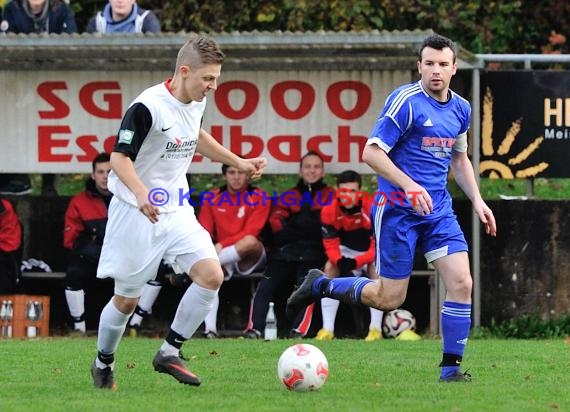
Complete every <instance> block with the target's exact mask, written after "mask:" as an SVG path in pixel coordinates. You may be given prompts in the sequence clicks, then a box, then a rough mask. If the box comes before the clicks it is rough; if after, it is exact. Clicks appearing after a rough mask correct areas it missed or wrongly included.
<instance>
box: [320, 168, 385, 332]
mask: <svg viewBox="0 0 570 412" xmlns="http://www.w3.org/2000/svg"><path fill="white" fill-rule="evenodd" d="M336 183H337V196H336V198H335V199H334V200H333V201H332V203H331V204H330V205H326V206H323V209H322V210H321V222H322V225H323V226H322V228H323V245H324V247H325V252H326V254H327V258H328V260H327V263H326V264H325V268H324V272H325V274H326V275H327V277H329V278H336V277H339V276H354V275H356V276H366V277H368V278H370V279H378V275H377V274H376V272H375V271H374V253H375V241H374V237H373V236H372V222H371V221H370V207H371V200H370V196H363V195H362V194H363V193H362V192H361V190H360V187H361V185H362V177H361V176H360V174H358V173H357V172H355V171H353V170H345V171H344V172H342V173H340V174H339V175H338V176H337V178H336ZM339 303H340V302H339V301H338V300H336V299H330V298H322V299H321V310H322V314H323V328H322V329H321V330H319V332H318V333H317V337H316V339H317V340H330V339H333V338H334V322H335V318H336V313H337V310H338V306H339ZM382 315H383V312H382V311H381V310H378V309H375V308H370V327H369V332H368V336H366V338H365V340H366V341H374V340H379V339H382Z"/></svg>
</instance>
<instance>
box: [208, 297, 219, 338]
mask: <svg viewBox="0 0 570 412" xmlns="http://www.w3.org/2000/svg"><path fill="white" fill-rule="evenodd" d="M219 306H220V297H219V296H218V295H216V297H215V299H214V301H213V302H212V309H210V311H209V312H208V314H207V315H206V319H204V326H205V328H204V330H205V331H206V332H214V333H218V328H217V327H216V324H217V323H218V307H219Z"/></svg>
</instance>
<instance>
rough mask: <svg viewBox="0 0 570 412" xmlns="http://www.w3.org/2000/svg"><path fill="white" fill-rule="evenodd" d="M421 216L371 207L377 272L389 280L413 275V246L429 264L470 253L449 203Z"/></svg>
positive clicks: (387, 206)
mask: <svg viewBox="0 0 570 412" xmlns="http://www.w3.org/2000/svg"><path fill="white" fill-rule="evenodd" d="M441 205H442V204H441V203H440V204H439V206H440V207H438V210H434V213H432V214H431V215H428V216H420V215H418V214H416V213H414V212H413V211H412V209H410V208H404V207H395V206H389V205H386V206H375V205H374V206H373V207H372V212H371V215H372V216H371V217H372V221H373V222H374V231H375V238H376V271H377V272H378V274H379V275H381V276H383V277H386V278H390V279H405V278H407V277H409V276H410V275H411V274H412V270H413V266H414V256H415V251H416V246H418V247H419V248H420V249H421V251H422V253H423V254H424V256H425V258H426V260H427V261H428V262H430V263H431V262H433V261H434V260H436V259H438V258H440V257H443V256H447V255H451V254H453V253H457V252H466V251H468V250H469V248H468V246H467V242H466V241H465V236H464V235H463V231H462V230H461V227H460V226H459V223H458V222H457V216H455V213H454V212H453V209H452V208H451V201H446V202H444V205H445V206H443V207H441Z"/></svg>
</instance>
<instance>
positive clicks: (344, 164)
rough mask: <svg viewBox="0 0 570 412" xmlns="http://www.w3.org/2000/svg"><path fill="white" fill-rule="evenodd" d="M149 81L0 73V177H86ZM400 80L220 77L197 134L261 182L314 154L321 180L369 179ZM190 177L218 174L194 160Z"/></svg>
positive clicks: (149, 76)
mask: <svg viewBox="0 0 570 412" xmlns="http://www.w3.org/2000/svg"><path fill="white" fill-rule="evenodd" d="M168 76H169V73H157V72H108V73H101V72H88V71H70V72H55V71H54V72H45V71H43V72H42V71H40V72H30V71H27V72H7V71H4V72H0V87H2V89H3V90H5V96H4V97H3V109H2V110H1V111H0V124H1V125H2V128H3V133H2V134H1V135H0V141H1V142H2V147H3V150H2V152H0V173H2V172H25V173H30V172H36V173H76V172H88V171H90V162H91V160H92V159H93V157H94V156H95V155H96V154H97V153H98V152H100V151H103V150H105V151H110V150H112V148H113V145H114V142H115V139H116V134H117V132H118V129H119V125H120V122H121V118H122V115H123V113H124V112H125V110H126V108H127V107H128V105H129V104H130V102H131V101H132V100H133V99H134V98H135V97H136V96H137V95H138V93H140V92H141V91H142V90H143V89H145V88H146V87H149V86H151V85H153V84H156V83H159V82H161V81H164V80H165V79H166V78H167V77H168ZM409 77H410V73H409V72H408V71H401V72H393V71H391V72H382V71H378V72H369V71H346V72H339V71H325V72H322V71H307V72H298V71H291V72H276V71H271V72H270V71H267V72H228V73H227V74H226V73H223V74H222V78H221V80H220V82H219V84H218V90H217V91H216V92H214V93H211V94H210V95H208V106H207V108H206V114H205V118H204V122H203V127H204V129H205V130H206V131H208V132H209V133H211V134H212V135H213V136H214V137H215V138H216V139H217V140H218V141H219V142H220V143H222V144H223V145H224V146H226V147H227V148H229V149H230V150H231V151H233V152H234V153H238V154H241V155H243V156H246V157H253V156H265V157H267V158H268V163H269V167H268V173H297V172H298V167H299V164H298V162H299V159H300V157H301V156H302V155H303V154H304V153H305V152H307V151H308V150H316V151H318V152H320V153H321V154H322V155H323V157H324V158H325V160H326V162H327V172H329V173H336V172H340V171H342V170H344V169H347V168H351V169H354V170H357V171H360V172H362V173H370V172H371V170H370V169H369V168H368V166H367V165H366V164H364V163H363V162H362V160H361V153H362V149H363V147H364V144H365V142H366V139H367V137H368V133H369V132H370V130H371V128H372V126H373V124H374V122H375V121H376V117H377V116H378V113H379V111H380V110H381V108H382V106H383V103H384V100H385V99H386V97H387V95H388V93H389V92H390V91H391V89H393V88H394V87H396V86H398V85H400V84H402V83H406V82H409V81H410V80H411V79H410V78H409ZM191 171H192V172H193V173H219V164H216V163H213V162H210V161H209V160H207V159H202V158H201V157H200V156H196V157H195V160H194V163H193V165H192V167H191Z"/></svg>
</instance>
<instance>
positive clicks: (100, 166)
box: [63, 153, 113, 333]
mask: <svg viewBox="0 0 570 412" xmlns="http://www.w3.org/2000/svg"><path fill="white" fill-rule="evenodd" d="M92 169H93V171H92V173H91V178H90V179H89V180H87V182H86V183H85V190H84V191H83V192H81V193H79V194H77V195H75V196H74V197H73V198H72V199H71V201H70V202H69V205H68V207H67V210H66V212H65V227H64V231H63V246H64V247H65V248H66V249H68V250H70V255H69V262H68V266H67V276H66V278H65V281H64V285H65V298H66V300H67V306H68V307H69V313H70V314H71V317H72V319H73V322H74V330H76V331H79V332H82V333H85V330H86V327H85V296H84V295H85V292H84V290H85V288H86V286H88V284H89V283H90V282H92V281H95V279H96V275H97V264H98V262H99V256H100V255H101V246H102V245H103V239H104V237H105V227H106V225H107V209H108V207H109V203H110V202H111V198H112V196H113V195H112V194H111V192H109V190H108V189H107V176H108V175H109V171H110V170H111V164H110V162H109V154H108V153H100V154H98V155H97V156H96V157H95V159H93V162H92ZM99 282H102V281H99ZM110 292H112V289H111V290H110Z"/></svg>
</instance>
